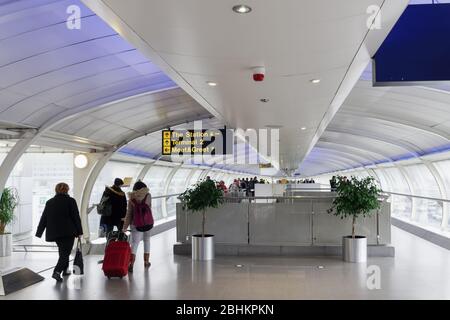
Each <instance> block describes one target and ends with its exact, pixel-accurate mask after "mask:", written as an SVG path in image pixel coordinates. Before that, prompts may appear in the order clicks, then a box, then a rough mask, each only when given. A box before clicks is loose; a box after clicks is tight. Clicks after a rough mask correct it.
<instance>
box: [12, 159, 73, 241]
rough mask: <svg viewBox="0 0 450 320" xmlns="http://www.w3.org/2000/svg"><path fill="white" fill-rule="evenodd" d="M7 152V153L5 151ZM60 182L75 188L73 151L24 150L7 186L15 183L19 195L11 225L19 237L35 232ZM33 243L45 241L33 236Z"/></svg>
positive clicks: (25, 236)
mask: <svg viewBox="0 0 450 320" xmlns="http://www.w3.org/2000/svg"><path fill="white" fill-rule="evenodd" d="M3 156H6V154H3ZM59 182H65V183H67V184H68V185H69V188H70V191H69V194H70V195H71V196H72V195H73V192H72V189H73V154H71V153H25V154H24V155H23V156H22V157H20V159H19V161H18V162H17V163H16V165H15V166H14V169H13V171H12V172H11V174H10V176H9V178H8V181H7V183H6V186H7V187H13V188H15V189H16V190H17V192H18V195H19V205H18V206H17V208H16V211H15V220H14V222H13V223H12V224H11V225H10V226H9V227H8V228H9V231H11V232H12V233H13V234H14V235H15V236H16V237H15V238H16V239H22V238H28V237H29V236H30V234H29V233H30V232H31V236H32V235H33V234H34V231H36V228H37V225H38V223H39V220H40V218H41V215H42V212H43V211H44V207H45V203H46V202H47V200H49V199H50V198H52V197H53V196H54V195H55V186H56V184H57V183H59ZM30 242H33V243H35V242H36V243H41V242H42V243H45V242H44V241H40V240H39V239H37V238H34V237H31V241H30Z"/></svg>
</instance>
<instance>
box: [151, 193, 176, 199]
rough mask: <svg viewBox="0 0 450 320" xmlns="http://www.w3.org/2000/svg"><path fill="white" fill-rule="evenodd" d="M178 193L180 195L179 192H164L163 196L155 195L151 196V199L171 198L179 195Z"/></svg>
mask: <svg viewBox="0 0 450 320" xmlns="http://www.w3.org/2000/svg"><path fill="white" fill-rule="evenodd" d="M179 195H181V193H174V194H166V195H164V196H156V197H153V196H152V200H153V199H161V198H172V197H176V196H179Z"/></svg>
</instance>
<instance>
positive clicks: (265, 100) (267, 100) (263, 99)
mask: <svg viewBox="0 0 450 320" xmlns="http://www.w3.org/2000/svg"><path fill="white" fill-rule="evenodd" d="M259 101H261V102H269V99H267V98H262V99H259Z"/></svg>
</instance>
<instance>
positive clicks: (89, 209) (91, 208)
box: [88, 193, 181, 214]
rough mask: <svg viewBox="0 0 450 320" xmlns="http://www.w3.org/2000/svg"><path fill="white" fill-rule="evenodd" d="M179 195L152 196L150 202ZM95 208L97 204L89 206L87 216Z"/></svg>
mask: <svg viewBox="0 0 450 320" xmlns="http://www.w3.org/2000/svg"><path fill="white" fill-rule="evenodd" d="M179 195H181V193H174V194H166V195H164V196H155V197H153V196H152V200H154V199H162V198H168V199H169V198H172V197H175V196H179ZM97 206H98V203H95V204H93V205H92V206H90V207H89V208H88V214H89V213H91V211H92V210H93V209H94V208H97Z"/></svg>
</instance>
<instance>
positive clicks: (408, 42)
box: [373, 3, 450, 86]
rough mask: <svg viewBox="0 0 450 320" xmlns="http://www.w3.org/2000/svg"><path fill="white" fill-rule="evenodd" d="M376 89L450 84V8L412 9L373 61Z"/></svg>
mask: <svg viewBox="0 0 450 320" xmlns="http://www.w3.org/2000/svg"><path fill="white" fill-rule="evenodd" d="M373 80H374V86H392V85H417V84H424V83H430V82H437V81H450V4H448V3H446V4H423V5H409V6H408V7H407V8H406V10H405V11H404V13H403V15H402V16H401V17H400V19H399V20H398V21H397V23H396V25H395V26H394V28H393V29H392V31H391V32H390V33H389V35H388V36H387V38H386V40H385V41H384V42H383V44H382V45H381V47H380V48H379V49H378V51H377V53H376V54H375V56H374V57H373Z"/></svg>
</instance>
